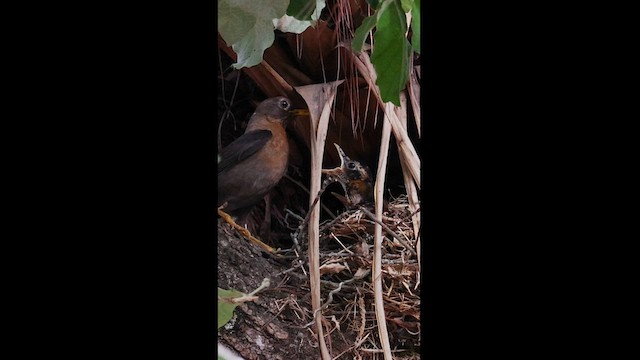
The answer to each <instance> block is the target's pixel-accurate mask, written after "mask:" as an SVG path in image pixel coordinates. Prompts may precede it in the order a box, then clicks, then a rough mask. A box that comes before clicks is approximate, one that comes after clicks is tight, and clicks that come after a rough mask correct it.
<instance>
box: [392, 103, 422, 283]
mask: <svg viewBox="0 0 640 360" xmlns="http://www.w3.org/2000/svg"><path fill="white" fill-rule="evenodd" d="M400 105H401V106H400V108H396V116H397V117H398V119H399V120H400V124H401V125H402V126H403V128H404V130H405V131H406V130H407V97H406V95H405V93H404V91H403V92H401V93H400ZM398 150H400V149H398ZM398 152H399V153H400V166H402V176H403V178H404V186H405V189H406V190H407V200H408V202H409V211H411V213H413V215H412V216H411V222H412V224H413V234H414V235H413V236H414V237H415V238H418V232H419V231H420V216H419V215H418V214H417V210H418V209H419V208H420V200H419V199H418V190H417V189H416V184H415V183H414V182H413V181H412V180H411V175H410V174H409V172H408V169H407V165H406V161H407V159H406V158H405V154H404V153H403V152H402V151H398ZM416 251H417V252H418V264H420V249H416ZM414 254H416V252H414ZM418 266H419V265H418ZM419 274H420V272H418V276H420V275H419Z"/></svg>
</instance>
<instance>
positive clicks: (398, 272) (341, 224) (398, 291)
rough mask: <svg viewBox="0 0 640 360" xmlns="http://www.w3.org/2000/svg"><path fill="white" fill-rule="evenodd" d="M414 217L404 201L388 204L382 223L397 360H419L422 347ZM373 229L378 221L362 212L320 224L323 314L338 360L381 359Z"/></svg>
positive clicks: (387, 298) (388, 313) (384, 282)
mask: <svg viewBox="0 0 640 360" xmlns="http://www.w3.org/2000/svg"><path fill="white" fill-rule="evenodd" d="M413 215H414V214H413V213H411V211H410V210H409V204H408V201H407V198H406V196H404V195H403V196H400V197H398V198H396V199H393V201H391V202H389V204H388V211H386V212H385V213H384V214H383V218H382V226H383V230H382V232H383V241H382V276H383V278H382V286H383V302H384V310H385V316H386V323H387V331H388V334H389V340H390V344H391V349H392V350H393V352H394V356H397V357H399V358H406V356H417V357H416V358H419V355H417V354H419V350H420V345H421V344H420V338H421V334H420V266H419V259H418V254H417V253H416V251H415V249H416V241H417V238H416V234H415V233H414V229H413V223H412V216H413ZM375 225H376V221H375V217H374V215H373V214H372V213H371V211H370V210H368V209H367V208H363V207H361V208H358V209H354V210H348V211H346V212H344V213H342V214H340V215H339V216H337V217H336V218H335V219H333V220H329V221H325V222H323V223H321V224H320V264H321V266H320V273H321V289H322V291H321V292H322V304H323V306H322V314H323V315H324V318H325V320H327V321H326V322H325V324H324V325H325V330H326V332H325V334H329V335H330V336H328V337H327V343H328V346H330V347H333V348H334V350H333V351H332V354H333V357H334V359H335V358H337V356H340V357H342V358H353V359H363V358H367V359H372V358H382V350H381V349H382V347H381V345H380V339H379V338H378V329H377V321H376V315H375V306H374V289H373V284H372V279H371V269H373V264H372V262H373V242H374V235H373V234H374V228H375ZM297 272H302V271H301V270H300V269H297ZM307 285H308V284H307ZM336 342H337V343H336ZM331 343H333V346H332V344H331ZM338 343H342V344H338ZM340 345H342V346H340ZM335 349H340V351H338V352H336V351H335Z"/></svg>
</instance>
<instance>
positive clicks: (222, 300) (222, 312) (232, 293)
mask: <svg viewBox="0 0 640 360" xmlns="http://www.w3.org/2000/svg"><path fill="white" fill-rule="evenodd" d="M242 296H244V293H241V292H240V291H237V290H233V289H231V290H225V289H221V288H218V329H219V328H221V327H223V326H224V325H225V324H226V323H228V322H229V320H231V318H233V310H234V309H235V308H236V306H238V304H236V303H234V302H233V301H232V299H235V298H239V297H242Z"/></svg>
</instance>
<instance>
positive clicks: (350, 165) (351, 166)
mask: <svg viewBox="0 0 640 360" xmlns="http://www.w3.org/2000/svg"><path fill="white" fill-rule="evenodd" d="M347 169H349V170H355V169H356V163H354V162H350V163H347Z"/></svg>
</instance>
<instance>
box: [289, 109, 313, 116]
mask: <svg viewBox="0 0 640 360" xmlns="http://www.w3.org/2000/svg"><path fill="white" fill-rule="evenodd" d="M289 113H290V114H291V115H294V116H309V110H307V109H291V110H289Z"/></svg>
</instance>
